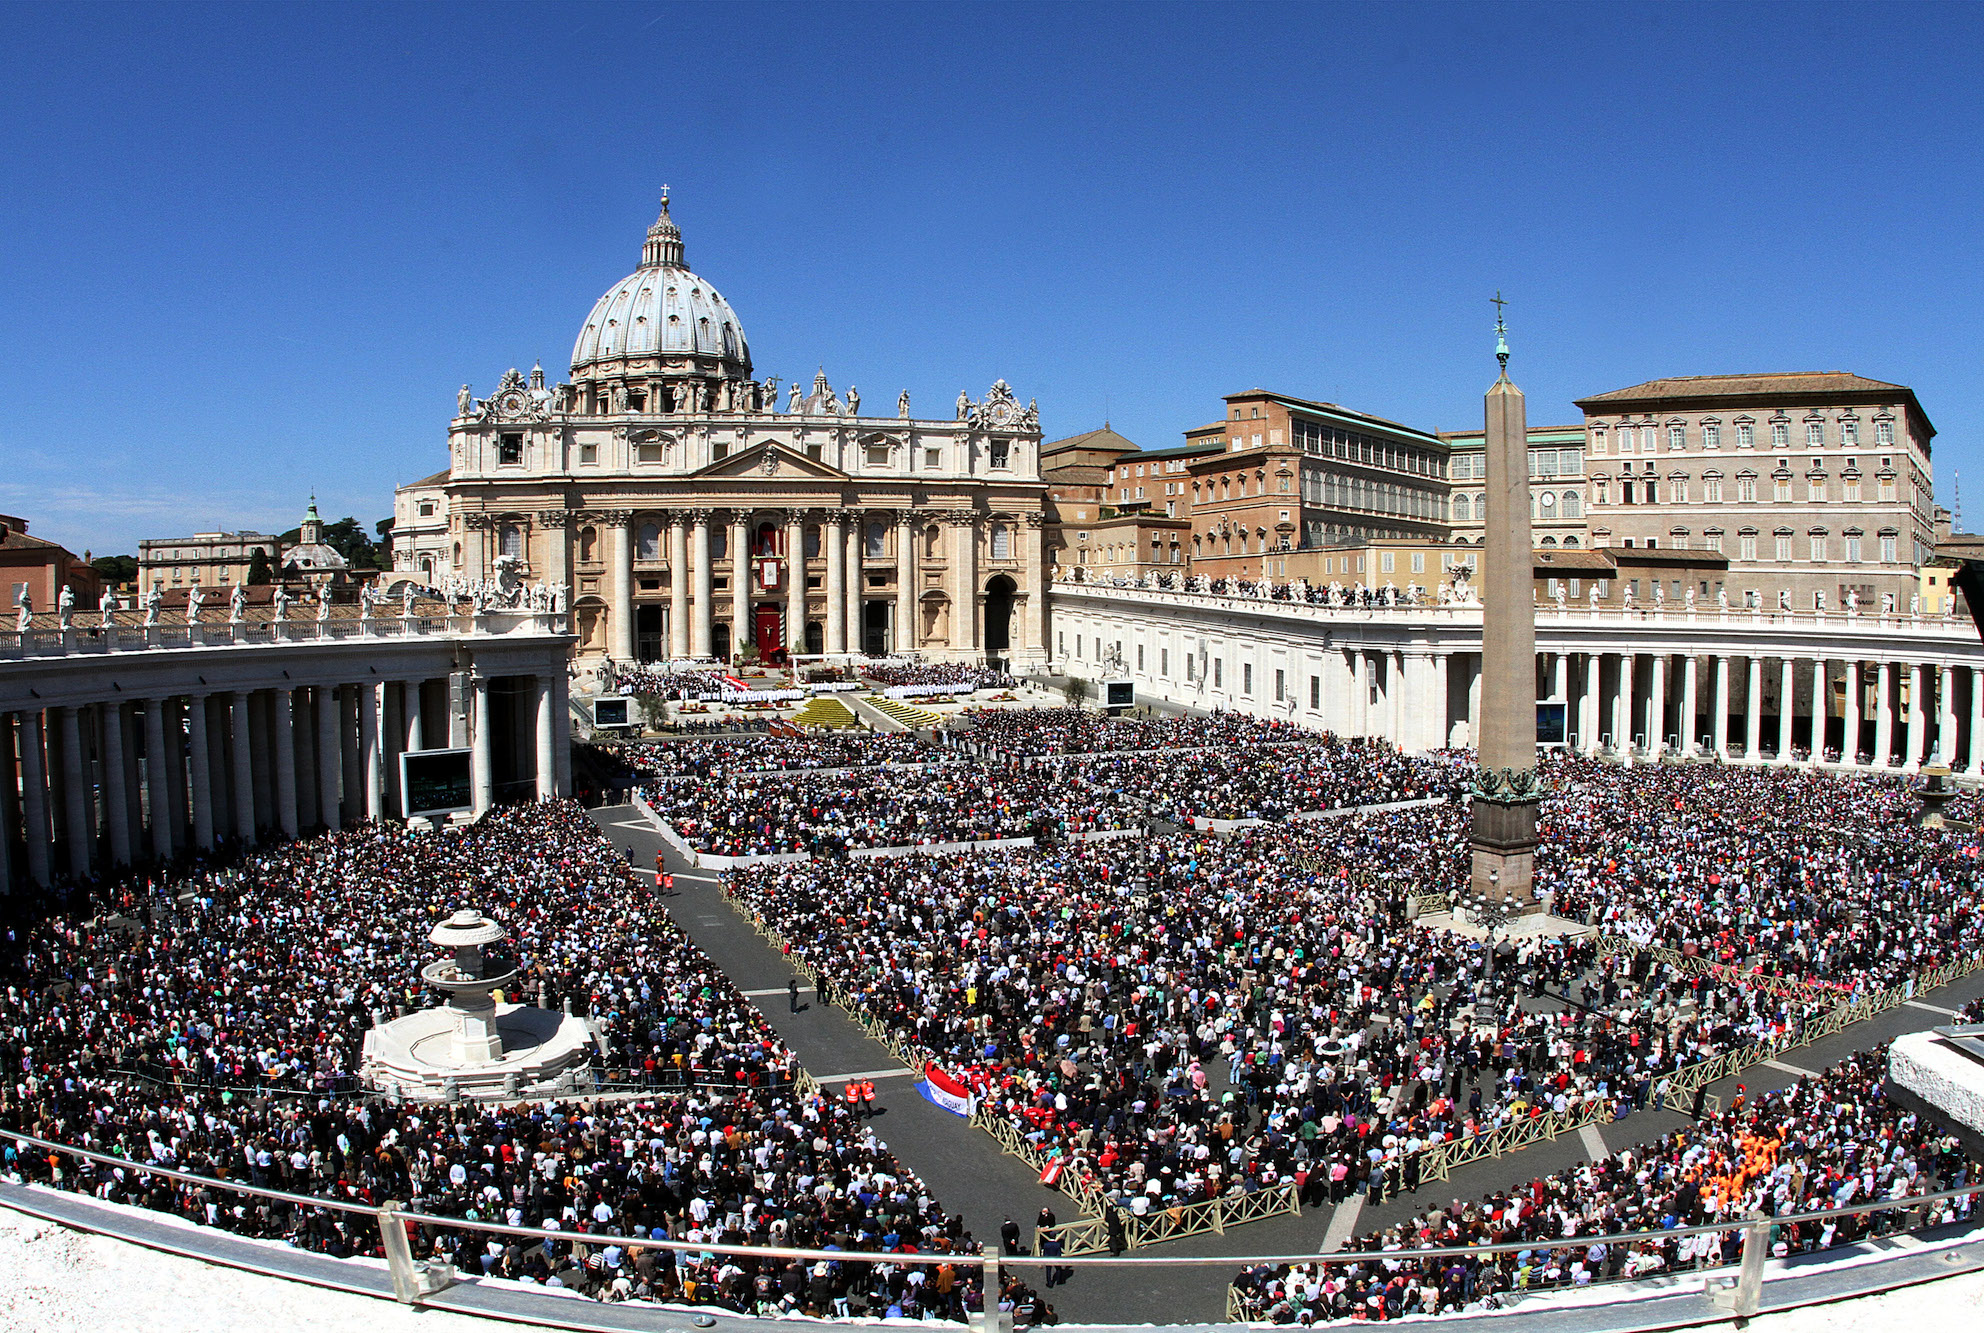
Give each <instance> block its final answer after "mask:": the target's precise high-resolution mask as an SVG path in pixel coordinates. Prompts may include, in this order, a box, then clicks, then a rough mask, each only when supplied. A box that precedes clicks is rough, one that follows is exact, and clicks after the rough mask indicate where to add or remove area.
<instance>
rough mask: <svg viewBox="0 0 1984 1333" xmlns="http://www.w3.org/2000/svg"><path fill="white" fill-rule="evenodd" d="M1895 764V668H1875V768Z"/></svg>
mask: <svg viewBox="0 0 1984 1333" xmlns="http://www.w3.org/2000/svg"><path fill="white" fill-rule="evenodd" d="M1893 764H1894V667H1893V666H1892V665H1890V664H1889V663H1887V662H1879V663H1876V664H1875V666H1874V767H1875V768H1889V767H1892V766H1893Z"/></svg>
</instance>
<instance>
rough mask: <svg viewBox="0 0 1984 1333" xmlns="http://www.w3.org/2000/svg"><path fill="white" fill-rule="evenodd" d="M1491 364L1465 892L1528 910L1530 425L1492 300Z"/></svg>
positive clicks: (1499, 310)
mask: <svg viewBox="0 0 1984 1333" xmlns="http://www.w3.org/2000/svg"><path fill="white" fill-rule="evenodd" d="M1494 303H1495V360H1496V361H1497V362H1498V363H1499V364H1500V366H1501V373H1500V374H1499V375H1498V376H1497V377H1496V380H1495V383H1494V384H1493V385H1491V386H1490V387H1489V389H1488V394H1487V398H1486V400H1485V407H1486V418H1487V420H1486V425H1487V439H1486V441H1485V445H1484V448H1483V454H1484V456H1485V461H1486V463H1487V471H1488V478H1487V481H1488V485H1487V510H1488V512H1487V514H1486V515H1485V516H1484V523H1483V526H1484V528H1485V531H1484V532H1483V534H1482V542H1481V547H1482V549H1481V563H1482V577H1481V591H1482V596H1481V601H1482V613H1481V733H1480V735H1478V736H1476V737H1475V747H1476V753H1477V757H1478V762H1479V765H1480V766H1479V768H1477V769H1476V771H1475V780H1474V804H1473V812H1472V815H1471V818H1470V837H1469V842H1470V844H1471V846H1472V848H1473V853H1474V857H1473V860H1474V869H1473V875H1472V881H1473V882H1472V885H1471V888H1472V893H1473V896H1474V897H1476V898H1485V899H1488V900H1489V901H1491V902H1496V903H1502V902H1506V903H1507V904H1508V906H1509V908H1510V909H1512V910H1516V911H1531V910H1534V909H1535V904H1534V903H1533V902H1532V894H1531V888H1532V885H1533V883H1534V878H1535V875H1534V866H1533V861H1534V856H1535V851H1536V807H1537V795H1538V784H1537V777H1536V610H1535V606H1534V604H1533V601H1534V595H1535V594H1534V592H1533V590H1532V589H1533V580H1534V578H1535V571H1534V569H1533V567H1532V561H1533V559H1534V557H1533V554H1532V552H1531V549H1530V534H1529V424H1528V416H1527V410H1526V408H1525V405H1524V402H1523V396H1522V390H1521V389H1518V388H1517V387H1516V386H1515V384H1514V382H1513V381H1511V380H1510V379H1509V339H1508V325H1507V323H1506V322H1505V321H1504V319H1503V310H1504V307H1506V306H1507V305H1508V302H1506V301H1504V300H1503V299H1502V294H1501V292H1499V291H1498V292H1496V293H1495V297H1494Z"/></svg>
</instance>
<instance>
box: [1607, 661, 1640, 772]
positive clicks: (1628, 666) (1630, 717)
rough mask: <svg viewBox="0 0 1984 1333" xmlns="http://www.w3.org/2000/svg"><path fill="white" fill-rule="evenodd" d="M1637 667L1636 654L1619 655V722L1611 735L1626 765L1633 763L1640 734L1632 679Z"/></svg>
mask: <svg viewBox="0 0 1984 1333" xmlns="http://www.w3.org/2000/svg"><path fill="white" fill-rule="evenodd" d="M1638 667H1639V654H1638V653H1620V654H1619V701H1618V705H1617V708H1618V714H1617V715H1618V719H1619V721H1618V730H1617V731H1615V732H1614V733H1613V735H1614V739H1615V740H1616V741H1617V743H1618V746H1619V749H1620V751H1621V753H1623V754H1624V755H1625V758H1626V762H1627V763H1628V764H1630V763H1632V762H1633V750H1634V748H1635V746H1636V745H1637V744H1638V742H1639V734H1640V706H1639V705H1640V701H1639V690H1638V688H1637V682H1635V681H1634V679H1633V677H1634V676H1635V675H1637V674H1638Z"/></svg>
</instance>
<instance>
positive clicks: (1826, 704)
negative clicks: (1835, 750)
mask: <svg viewBox="0 0 1984 1333" xmlns="http://www.w3.org/2000/svg"><path fill="white" fill-rule="evenodd" d="M1831 712H1832V663H1830V662H1828V661H1827V660H1826V659H1825V658H1823V657H1821V658H1818V659H1816V660H1815V661H1813V663H1812V727H1811V742H1812V745H1811V749H1812V753H1811V756H1810V757H1809V758H1807V759H1806V760H1805V762H1806V763H1807V764H1816V763H1818V762H1819V759H1820V757H1821V756H1822V755H1823V754H1824V753H1825V748H1826V721H1827V718H1828V716H1829V714H1830V713H1831Z"/></svg>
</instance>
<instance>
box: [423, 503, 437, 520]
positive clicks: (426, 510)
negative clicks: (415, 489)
mask: <svg viewBox="0 0 1984 1333" xmlns="http://www.w3.org/2000/svg"><path fill="white" fill-rule="evenodd" d="M420 516H421V517H422V518H432V517H434V502H433V501H432V500H422V501H421V502H420Z"/></svg>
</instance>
